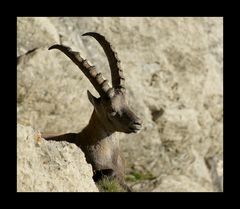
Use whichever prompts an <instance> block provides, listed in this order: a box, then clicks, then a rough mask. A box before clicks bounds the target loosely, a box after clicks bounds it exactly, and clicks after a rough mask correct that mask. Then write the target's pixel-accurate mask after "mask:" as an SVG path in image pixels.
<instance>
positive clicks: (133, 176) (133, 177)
mask: <svg viewBox="0 0 240 209" xmlns="http://www.w3.org/2000/svg"><path fill="white" fill-rule="evenodd" d="M155 178H156V177H155V176H154V175H153V174H152V173H150V172H146V173H143V172H141V171H131V172H130V173H129V174H128V175H127V176H126V181H131V182H136V181H142V180H153V179H155Z"/></svg>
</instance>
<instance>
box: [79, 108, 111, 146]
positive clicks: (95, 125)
mask: <svg viewBox="0 0 240 209" xmlns="http://www.w3.org/2000/svg"><path fill="white" fill-rule="evenodd" d="M112 134H113V132H111V131H109V130H108V129H107V127H105V126H104V124H102V123H101V121H100V120H99V118H98V116H97V114H96V112H95V110H94V111H93V113H92V116H91V118H90V121H89V123H88V125H87V126H86V127H85V128H84V129H83V130H82V131H81V132H80V133H79V134H78V136H79V139H80V140H81V143H82V144H94V143H96V142H97V141H100V140H102V139H105V138H107V137H109V138H111V137H113V136H112Z"/></svg>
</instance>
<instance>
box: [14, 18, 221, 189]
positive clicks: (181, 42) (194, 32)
mask: <svg viewBox="0 0 240 209" xmlns="http://www.w3.org/2000/svg"><path fill="white" fill-rule="evenodd" d="M36 19H37V18H36ZM47 20H48V21H49V22H51V24H52V25H53V27H54V28H55V29H56V31H57V32H58V34H59V35H61V42H62V43H63V44H65V45H69V46H70V47H71V48H73V49H74V50H77V51H80V53H81V54H82V55H83V56H84V57H86V58H87V59H88V60H90V62H91V63H92V64H94V65H96V68H97V70H98V71H99V72H102V73H103V75H104V76H105V77H106V78H107V79H110V71H109V67H108V63H107V59H106V57H105V55H104V52H103V50H102V49H101V47H100V46H99V44H97V42H96V41H95V40H94V39H93V38H91V37H81V34H83V33H85V32H88V31H97V32H99V33H101V34H103V35H105V36H106V37H107V39H108V40H109V41H110V42H111V43H112V45H113V46H114V48H115V49H116V51H117V52H118V57H119V58H120V60H121V61H122V62H121V65H122V68H123V70H124V75H125V77H126V86H127V97H128V100H129V104H130V105H131V106H132V107H133V109H134V111H135V112H136V114H137V115H139V116H140V117H141V118H142V120H143V123H144V127H143V129H142V131H141V132H140V133H139V134H131V135H126V134H122V133H120V134H119V138H120V139H121V147H122V151H123V155H124V157H125V159H126V168H127V172H128V173H129V172H131V171H139V172H142V173H144V172H150V173H151V174H152V175H153V176H155V177H156V178H158V177H161V176H171V178H170V177H169V178H167V177H166V180H165V182H166V181H168V179H169V181H171V182H172V184H174V183H176V184H178V183H177V182H179V184H178V185H181V181H183V182H186V181H189V182H195V183H196V185H201V188H202V187H203V188H204V189H205V190H207V191H221V186H219V185H221V184H222V183H221V181H222V180H221V179H222V178H221V176H219V175H218V173H219V172H217V167H218V168H219V166H218V165H219V162H222V161H223V18H220V17H194V18H190V17H185V18H181V17H137V18H136V17H111V18H105V17H94V18H89V17H85V18H82V17H78V18H77V17H65V18H58V17H49V18H47ZM26 24H29V27H30V25H31V21H29V23H26ZM31 27H33V30H35V25H33V26H31ZM40 31H41V30H40ZM24 33H27V31H24V30H23V29H22V28H18V34H24ZM41 34H42V37H41V40H43V39H44V37H45V35H44V34H43V33H41ZM26 35H27V34H26ZM18 36H19V35H18ZM23 36H24V35H21V37H23ZM21 37H19V40H22V41H19V42H18V49H20V48H21V47H22V46H24V45H25V41H26V40H24V39H23V38H21ZM18 61H19V62H18V66H17V70H18V71H17V110H18V115H17V119H18V122H19V123H21V124H24V125H30V126H32V127H33V128H34V129H38V130H41V131H44V132H78V131H80V130H81V129H82V128H83V127H84V126H85V125H86V124H87V123H88V120H89V118H90V116H91V112H92V109H93V107H92V106H91V105H90V103H89V101H88V100H87V95H86V90H87V89H89V90H90V91H91V92H93V93H94V94H95V95H96V96H97V95H98V94H97V93H96V91H95V90H94V89H93V87H92V86H91V84H90V82H89V81H88V80H87V79H86V77H85V76H84V75H83V73H82V72H81V71H80V70H79V69H78V68H77V67H76V66H75V65H74V64H72V63H71V62H70V61H69V59H68V58H67V57H66V56H65V55H63V54H62V53H61V52H58V51H54V50H53V51H48V50H47V48H46V45H45V43H44V44H42V45H41V46H39V48H38V49H37V50H35V51H34V52H32V53H28V54H25V55H23V56H22V57H21V59H19V60H18ZM212 159H214V160H213V161H212ZM221 169H222V168H220V170H221ZM220 173H221V172H220ZM178 176H180V177H178ZM174 178H176V180H174ZM170 179H171V180H170ZM138 183H139V184H141V182H138ZM157 183H160V182H157ZM133 184H135V182H133ZM172 184H171V185H172ZM189 184H191V185H193V184H192V183H189ZM150 185H151V181H150V180H149V181H144V182H142V185H141V186H139V191H147V190H150ZM194 185H195V184H194ZM155 187H156V188H158V185H157V184H156V185H155ZM162 187H163V186H162ZM197 187H198V186H196V187H195V189H193V190H194V191H196V188H197ZM184 188H185V187H184ZM188 188H190V187H188ZM192 188H193V187H192ZM198 188H199V189H200V187H198ZM174 189H177V188H176V187H174V186H172V188H169V190H172V191H173V190H174ZM152 190H154V188H153V189H152ZM200 190H201V189H200Z"/></svg>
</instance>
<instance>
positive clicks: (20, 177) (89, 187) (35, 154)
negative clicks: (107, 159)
mask: <svg viewBox="0 0 240 209" xmlns="http://www.w3.org/2000/svg"><path fill="white" fill-rule="evenodd" d="M92 176H93V173H92V167H91V165H90V164H87V162H86V160H85V157H84V154H83V152H82V151H81V150H80V149H79V148H78V147H77V146H76V145H74V144H70V143H67V142H54V141H46V140H45V139H43V138H41V134H40V132H34V130H33V129H32V128H31V127H29V126H28V127H27V126H22V125H20V124H18V125H17V191H18V192H98V189H97V187H96V185H95V183H94V182H93V180H92Z"/></svg>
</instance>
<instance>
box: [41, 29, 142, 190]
mask: <svg viewBox="0 0 240 209" xmlns="http://www.w3.org/2000/svg"><path fill="white" fill-rule="evenodd" d="M83 36H92V37H94V38H95V39H96V40H97V41H98V42H99V43H100V45H101V46H102V48H103V50H104V52H105V54H106V56H107V58H108V62H109V66H110V69H111V78H112V87H110V85H109V83H108V81H107V80H104V79H103V77H102V74H101V73H98V72H97V71H96V69H95V67H94V66H90V65H89V64H88V62H87V60H84V59H83V58H82V57H81V56H80V54H79V53H78V52H73V51H71V48H69V47H66V46H63V45H58V44H56V45H53V46H51V47H50V48H49V50H50V49H59V50H60V51H62V52H63V53H64V54H65V55H67V56H68V57H69V58H70V59H71V60H72V61H73V62H74V63H75V64H76V65H77V66H78V67H79V68H80V70H81V71H82V72H83V73H84V74H85V75H86V77H87V78H88V79H89V81H90V82H91V83H92V85H93V86H94V88H95V89H96V90H97V92H98V93H99V95H100V97H99V98H96V97H94V96H93V95H92V94H91V93H90V92H89V91H87V94H88V99H89V100H90V102H91V103H92V104H93V106H94V111H93V114H92V117H91V118H90V121H89V124H88V125H87V126H86V127H85V128H84V129H83V130H82V131H81V132H80V133H76V134H74V133H68V134H64V135H60V136H55V137H46V138H47V139H48V140H56V141H62V140H64V141H68V142H72V143H75V144H77V145H78V146H79V147H80V148H81V149H82V150H83V152H84V153H85V156H86V159H87V161H88V162H89V163H91V164H92V166H93V171H94V173H95V174H96V175H95V176H94V180H96V181H97V179H98V176H99V173H108V174H109V176H110V174H111V176H116V178H117V179H118V180H119V182H120V183H121V185H123V186H126V184H125V183H124V175H123V174H124V166H123V162H122V159H121V157H120V154H119V144H118V139H117V138H116V137H115V135H114V133H115V132H124V133H136V132H138V131H139V130H140V129H141V127H142V123H141V120H140V119H139V118H138V117H137V116H136V115H135V114H134V113H133V112H132V111H131V110H130V108H129V106H128V104H127V101H126V90H125V85H124V82H125V78H124V76H123V71H122V69H121V67H120V61H119V59H118V58H117V53H116V52H115V51H114V50H113V49H112V46H111V44H110V43H109V42H108V41H107V40H106V39H105V37H104V36H102V35H100V34H98V33H94V32H89V33H85V34H83ZM98 171H101V172H98ZM103 171H108V172H103Z"/></svg>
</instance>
